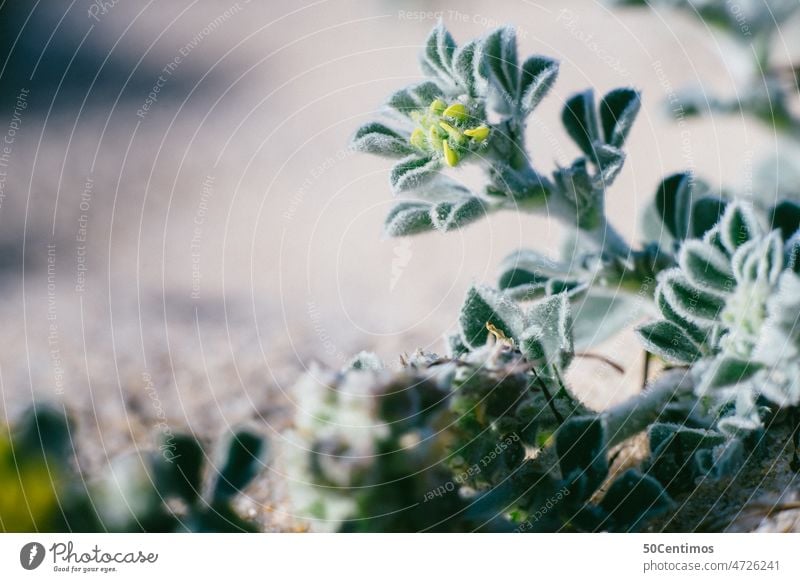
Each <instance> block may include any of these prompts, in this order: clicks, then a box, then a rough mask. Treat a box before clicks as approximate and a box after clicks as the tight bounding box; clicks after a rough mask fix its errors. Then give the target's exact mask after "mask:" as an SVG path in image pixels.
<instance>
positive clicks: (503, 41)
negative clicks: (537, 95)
mask: <svg viewBox="0 0 800 582" xmlns="http://www.w3.org/2000/svg"><path fill="white" fill-rule="evenodd" d="M483 56H484V62H485V63H486V68H487V69H488V71H489V74H490V75H491V78H492V80H493V81H494V87H495V89H496V90H497V91H498V93H499V94H500V97H501V98H502V99H503V101H505V102H506V105H507V106H508V107H510V108H513V107H515V106H516V104H517V95H518V94H519V81H520V79H519V77H520V74H519V65H518V64H517V37H516V32H515V31H514V29H513V28H511V27H504V28H499V29H497V30H495V31H493V32H492V33H490V34H489V35H488V36H487V37H486V38H485V39H484V42H483Z"/></svg>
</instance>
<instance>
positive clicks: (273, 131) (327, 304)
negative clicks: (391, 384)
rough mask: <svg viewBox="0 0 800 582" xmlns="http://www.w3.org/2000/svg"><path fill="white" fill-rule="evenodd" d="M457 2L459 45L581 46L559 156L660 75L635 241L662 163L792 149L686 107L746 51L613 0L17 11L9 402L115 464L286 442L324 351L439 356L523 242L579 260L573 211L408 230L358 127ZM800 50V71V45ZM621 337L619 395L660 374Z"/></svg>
mask: <svg viewBox="0 0 800 582" xmlns="http://www.w3.org/2000/svg"><path fill="white" fill-rule="evenodd" d="M439 18H441V19H442V20H443V21H444V23H445V24H446V26H447V27H448V28H449V29H450V31H451V32H452V33H453V35H454V36H455V37H456V40H457V41H459V42H463V41H464V40H466V39H469V38H471V37H474V36H477V35H482V34H484V33H486V32H488V31H489V30H491V29H492V28H494V27H496V26H499V25H502V24H506V23H512V24H514V25H515V26H516V27H517V30H518V38H519V42H520V44H521V48H520V50H521V52H522V53H524V54H531V53H542V54H545V55H548V56H552V57H555V58H558V59H559V60H560V61H561V63H562V64H561V74H560V78H559V81H558V83H557V85H556V87H555V89H554V91H553V92H552V93H551V95H550V96H549V98H548V99H546V100H545V102H544V103H543V104H542V106H541V107H540V108H539V109H538V110H537V112H536V114H535V116H534V119H533V120H532V122H531V124H530V126H529V144H530V149H531V151H532V152H533V156H534V158H535V160H536V162H537V164H538V165H539V166H541V167H543V168H552V167H553V166H555V165H556V164H567V163H569V162H570V161H571V160H572V159H573V158H574V157H575V155H576V154H577V150H573V146H572V145H571V144H570V143H569V142H568V141H567V139H565V135H564V134H563V129H562V128H561V125H560V121H559V114H560V110H561V108H562V106H563V102H564V100H565V99H566V98H567V97H568V96H569V95H570V94H572V93H574V92H576V91H579V90H583V89H585V88H587V87H590V86H591V87H595V89H596V91H597V92H598V93H604V92H606V91H608V90H609V89H611V88H614V87H618V86H628V85H630V86H634V87H636V88H638V89H641V90H642V91H643V96H644V105H643V109H642V113H641V114H640V117H639V121H638V122H637V125H636V126H635V128H634V131H633V133H632V135H631V137H630V139H629V146H628V152H629V157H628V161H627V164H626V167H625V169H624V171H623V173H622V175H621V176H620V178H619V179H618V181H617V183H616V184H615V186H614V188H613V192H612V195H611V196H610V198H609V200H608V203H609V206H610V210H609V214H610V216H611V217H612V219H613V221H614V223H615V225H616V226H617V227H618V228H619V229H620V230H621V231H622V232H623V233H625V234H626V235H628V236H629V237H631V239H632V240H634V241H636V240H638V237H637V232H638V229H639V222H640V220H639V219H640V216H641V214H642V212H643V210H644V208H645V206H646V205H647V204H648V203H649V202H650V201H651V198H652V194H653V192H654V189H655V187H656V185H657V183H658V182H659V180H660V179H661V178H662V177H663V176H664V175H666V174H668V173H671V172H675V171H679V170H685V169H689V170H695V171H697V172H698V173H700V174H701V175H703V176H704V177H705V178H706V179H708V180H709V181H710V182H711V183H712V184H723V183H726V184H739V185H741V184H748V183H749V182H748V180H749V181H750V182H752V176H753V172H754V164H755V162H756V161H757V160H756V158H757V157H758V156H761V155H763V154H764V153H765V152H767V153H769V152H770V151H773V152H776V151H777V150H778V149H779V148H780V147H782V146H781V144H780V143H779V142H778V141H777V140H776V139H775V136H774V135H773V134H772V133H771V132H769V131H768V130H766V129H764V127H762V126H760V125H757V124H755V123H754V122H752V121H750V120H747V119H744V118H742V117H737V116H730V117H721V116H714V117H709V118H701V119H691V120H689V119H678V120H676V119H674V118H673V117H674V115H671V112H670V110H669V101H670V99H671V98H672V97H674V94H675V91H677V90H678V89H680V88H683V87H685V86H687V85H694V86H698V85H699V86H701V87H703V88H708V90H713V91H715V92H720V93H730V92H733V91H735V87H736V84H737V81H738V82H740V81H741V75H742V74H743V71H745V70H746V69H747V67H744V66H743V65H742V59H744V60H746V59H747V58H748V55H746V54H744V55H742V48H741V47H739V46H732V45H731V44H730V41H727V40H725V39H723V38H718V37H717V36H716V35H715V34H713V32H712V31H711V30H709V29H708V28H707V27H706V25H704V24H703V23H701V22H700V21H699V20H697V19H693V18H691V17H690V16H689V15H686V14H685V13H670V12H668V11H664V10H661V11H649V10H620V9H613V10H612V9H611V8H610V7H609V6H608V5H606V4H604V3H601V2H595V1H591V0H581V1H578V0H566V1H565V0H561V1H558V2H555V1H551V0H541V1H538V2H533V1H527V0H525V1H523V0H506V1H504V2H493V3H489V2H479V1H472V0H460V1H459V2H445V1H442V2H439V1H434V0H429V1H422V0H419V1H390V0H371V1H365V0H361V1H359V2H356V1H355V0H317V1H313V2H311V1H305V0H300V1H298V0H291V1H289V0H270V1H269V2H257V1H252V2H251V1H248V0H238V1H232V0H206V1H204V2H198V1H197V0H194V1H189V0H170V1H169V2H167V1H164V0H162V1H160V2H156V1H154V0H151V1H149V2H147V1H145V0H138V1H128V0H111V1H106V2H100V1H92V0H70V1H67V0H64V1H60V2H43V1H41V0H37V1H35V2H34V1H33V0H25V1H23V0H20V1H15V2H9V1H6V2H2V3H0V140H4V142H3V143H0V288H1V289H2V298H3V300H2V302H0V322H2V325H0V394H1V395H2V401H0V419H2V420H3V421H10V420H11V419H13V418H14V417H15V415H17V414H18V413H19V412H20V411H21V410H22V409H23V408H25V407H26V406H27V405H29V404H30V403H31V402H32V401H33V402H56V403H64V404H67V405H68V406H69V407H70V409H71V410H73V411H74V413H75V414H76V416H77V417H78V419H79V421H80V423H79V426H80V433H79V438H80V439H83V440H84V441H85V442H86V443H87V447H86V449H85V451H86V452H85V453H83V454H84V458H82V459H81V462H82V463H83V464H85V466H86V467H87V469H88V470H89V471H90V472H91V470H92V468H93V467H96V466H98V465H99V464H101V463H104V462H105V461H106V460H107V458H108V457H109V456H111V455H113V454H116V453H119V452H125V451H131V450H134V449H137V448H138V447H143V446H149V445H151V444H152V443H153V442H154V440H155V439H157V438H158V436H159V433H160V432H163V431H164V430H166V429H165V427H167V428H168V429H170V430H176V431H177V430H186V429H188V430H190V431H192V432H195V433H197V434H214V433H215V432H219V431H222V430H224V429H226V428H227V427H229V426H232V425H236V424H238V423H241V422H245V421H248V420H254V419H255V420H258V421H259V422H260V423H261V426H263V427H265V430H266V431H267V432H268V433H269V434H271V435H273V436H274V437H275V438H279V437H278V435H279V433H280V431H281V430H282V429H283V428H284V427H285V426H286V425H287V423H288V422H290V419H291V410H292V394H291V390H290V388H291V385H292V383H293V381H294V380H295V379H296V377H297V376H298V375H299V374H300V373H301V372H302V371H303V370H304V369H306V368H307V366H309V365H310V364H311V363H312V362H321V363H324V364H327V365H330V366H333V367H339V366H341V365H343V364H344V363H345V362H346V361H347V360H348V359H349V358H350V357H351V356H352V355H353V354H354V353H356V352H358V351H360V350H363V349H366V350H374V351H376V352H377V353H378V354H379V355H380V356H381V357H383V358H384V359H385V360H386V361H387V362H389V363H394V362H397V361H398V356H399V355H400V354H401V353H403V352H413V351H415V350H416V349H417V348H422V349H425V350H432V351H441V350H442V348H443V346H442V344H441V336H442V334H443V333H445V332H447V331H449V330H451V329H453V328H454V326H455V323H456V317H457V312H458V309H459V306H460V305H461V301H462V299H463V296H464V293H465V291H466V289H467V287H468V286H469V284H470V283H471V282H473V281H483V282H493V281H494V280H495V277H496V275H497V273H496V268H497V266H498V264H499V262H500V261H501V259H502V258H503V257H504V256H506V255H507V254H508V253H510V252H511V251H513V250H514V249H516V248H518V247H521V246H526V247H533V248H538V249H540V250H542V251H545V252H547V253H549V254H556V253H557V250H558V248H559V245H560V237H561V231H560V230H559V228H558V226H557V224H555V223H554V222H553V221H549V220H547V218H546V217H541V218H533V217H531V216H517V215H515V214H513V213H508V214H502V215H495V216H492V217H491V218H490V219H489V220H484V221H480V222H479V223H478V224H476V225H474V226H471V227H470V228H468V229H466V230H463V231H457V232H455V233H450V234H448V235H439V234H428V235H421V236H417V237H412V238H407V239H385V238H383V237H382V234H381V229H382V223H383V218H384V216H385V213H386V211H387V209H388V207H389V205H390V203H391V194H390V191H389V186H388V172H389V169H390V163H389V162H388V161H386V160H381V159H378V158H370V157H365V156H362V155H357V154H353V153H351V152H349V151H348V149H347V142H348V139H349V137H350V134H351V133H352V132H353V131H354V130H355V128H356V127H357V126H358V125H359V124H360V123H362V122H364V121H365V120H367V119H369V118H371V117H373V116H374V114H375V111H376V110H378V109H379V108H380V105H381V103H382V102H383V100H384V99H385V97H386V96H387V95H388V94H389V93H390V92H392V91H393V90H395V89H396V88H398V87H400V86H403V85H405V84H407V83H409V82H412V81H414V80H415V79H418V78H420V72H419V69H418V66H417V53H418V52H419V50H420V45H421V43H422V42H423V41H424V39H425V37H426V35H427V33H428V31H429V30H430V28H431V27H432V26H433V25H434V24H435V22H436V21H437V19H439ZM780 41H781V47H780V50H778V51H777V53H778V54H783V55H785V57H786V62H787V63H789V62H793V60H792V56H793V55H795V56H796V55H797V51H796V49H797V48H798V47H797V46H792V44H791V42H790V41H792V37H783V38H781V39H780ZM798 41H800V38H795V39H794V42H798ZM672 113H674V112H672ZM3 148H4V149H3ZM628 348H630V349H628ZM599 351H601V352H605V353H608V354H611V355H612V356H613V357H614V359H616V360H617V361H619V362H620V363H621V364H622V365H623V366H625V368H626V373H625V374H624V375H615V374H608V373H599V372H600V371H599V369H598V368H596V367H597V366H602V364H601V363H598V362H596V361H583V362H581V363H580V365H579V366H576V370H575V371H574V374H576V375H582V377H583V378H584V381H585V384H586V385H587V387H588V392H589V395H588V396H587V398H589V399H590V400H591V398H592V393H594V394H595V396H594V397H595V398H596V399H599V398H601V396H599V395H598V394H599V393H598V391H599V390H601V389H602V391H603V395H602V398H604V399H605V400H603V401H602V402H597V404H598V405H602V404H605V403H607V400H608V398H609V397H610V396H609V395H613V396H612V397H613V398H621V397H622V396H624V395H625V394H627V393H629V392H630V391H631V390H634V389H636V387H637V386H638V379H639V376H640V371H639V366H640V358H641V353H640V351H639V350H638V349H637V348H636V347H635V343H634V340H633V339H632V336H631V337H628V336H623V337H620V338H617V339H615V340H612V341H611V342H609V345H607V346H601V347H600V348H599Z"/></svg>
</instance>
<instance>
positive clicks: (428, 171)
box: [389, 156, 441, 193]
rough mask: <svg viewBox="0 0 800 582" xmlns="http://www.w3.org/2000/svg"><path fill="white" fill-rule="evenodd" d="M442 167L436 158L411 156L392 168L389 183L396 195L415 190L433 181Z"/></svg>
mask: <svg viewBox="0 0 800 582" xmlns="http://www.w3.org/2000/svg"><path fill="white" fill-rule="evenodd" d="M440 167H441V162H439V160H437V159H436V158H428V157H417V156H409V157H407V158H403V159H402V160H400V161H399V162H397V164H396V165H395V166H394V168H392V173H391V174H390V176H389V182H390V183H391V184H392V189H393V190H394V191H395V193H398V192H403V191H406V190H413V189H415V188H419V187H420V186H422V185H423V184H425V183H426V182H429V181H430V180H432V179H433V178H434V177H435V176H436V173H437V171H438V170H439V168H440Z"/></svg>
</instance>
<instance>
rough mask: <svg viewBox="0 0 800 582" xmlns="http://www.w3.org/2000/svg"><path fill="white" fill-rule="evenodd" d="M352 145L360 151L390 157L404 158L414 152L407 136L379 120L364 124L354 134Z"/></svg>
mask: <svg viewBox="0 0 800 582" xmlns="http://www.w3.org/2000/svg"><path fill="white" fill-rule="evenodd" d="M350 147H352V148H353V149H354V150H356V151H359V152H365V153H368V154H376V155H379V156H385V157H390V158H402V157H404V156H408V155H411V154H413V153H414V148H413V147H412V146H411V144H410V143H409V141H408V139H407V138H405V137H403V136H402V135H400V134H399V133H397V132H396V131H394V130H393V129H390V128H388V127H386V126H385V125H383V124H382V123H378V122H372V123H367V124H366V125H362V126H361V127H360V128H359V129H358V131H356V133H355V135H354V136H353V139H352V141H351V142H350Z"/></svg>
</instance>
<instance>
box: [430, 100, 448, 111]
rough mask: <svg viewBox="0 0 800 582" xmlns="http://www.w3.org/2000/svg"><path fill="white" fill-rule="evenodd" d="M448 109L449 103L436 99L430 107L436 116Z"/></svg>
mask: <svg viewBox="0 0 800 582" xmlns="http://www.w3.org/2000/svg"><path fill="white" fill-rule="evenodd" d="M446 108H447V103H445V102H444V101H442V100H441V99H434V100H433V102H431V106H430V110H431V113H434V114H436V115H441V114H442V112H443V111H444V110H445V109H446Z"/></svg>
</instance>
